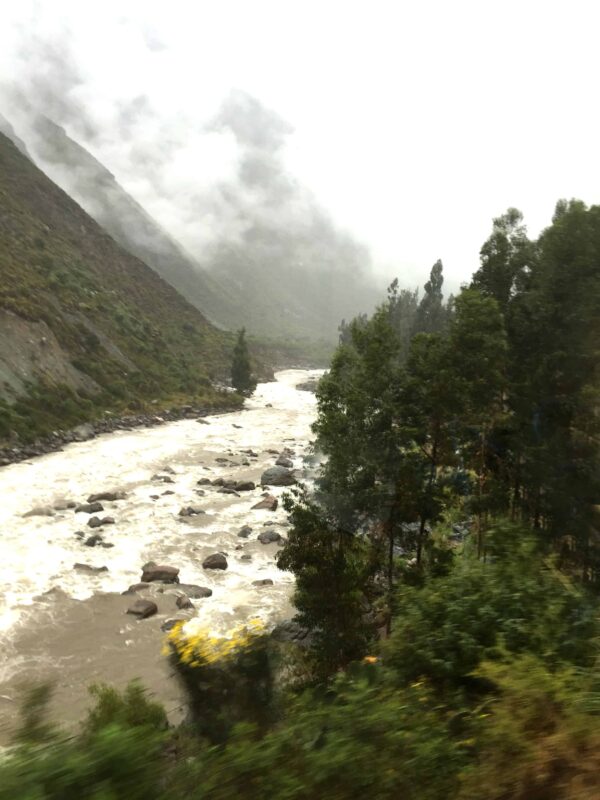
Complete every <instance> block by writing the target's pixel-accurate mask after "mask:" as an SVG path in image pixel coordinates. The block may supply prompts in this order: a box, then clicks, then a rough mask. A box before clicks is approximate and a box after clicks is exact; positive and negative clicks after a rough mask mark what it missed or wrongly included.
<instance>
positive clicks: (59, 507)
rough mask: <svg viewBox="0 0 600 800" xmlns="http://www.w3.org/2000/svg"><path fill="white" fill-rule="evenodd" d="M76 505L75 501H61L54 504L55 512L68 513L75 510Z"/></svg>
mask: <svg viewBox="0 0 600 800" xmlns="http://www.w3.org/2000/svg"><path fill="white" fill-rule="evenodd" d="M76 505H77V503H76V502H75V501H74V500H59V501H58V503H54V510H55V511H66V510H67V509H68V508H75V506H76Z"/></svg>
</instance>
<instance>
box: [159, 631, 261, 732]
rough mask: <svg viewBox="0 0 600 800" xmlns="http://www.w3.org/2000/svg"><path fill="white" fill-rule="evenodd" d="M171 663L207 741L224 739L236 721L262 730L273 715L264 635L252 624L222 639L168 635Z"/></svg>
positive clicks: (179, 633) (200, 634) (200, 633)
mask: <svg viewBox="0 0 600 800" xmlns="http://www.w3.org/2000/svg"><path fill="white" fill-rule="evenodd" d="M167 642H168V650H169V652H170V657H171V663H172V664H173V666H174V667H175V669H176V671H177V674H178V676H179V677H180V679H181V681H182V682H183V684H184V686H185V689H186V692H187V695H188V702H189V706H190V712H191V719H192V721H193V724H194V726H195V728H196V730H197V731H198V732H199V733H200V734H201V735H202V736H205V737H207V738H208V739H209V740H210V741H212V742H223V741H225V740H226V739H227V737H228V735H229V733H230V731H231V729H232V726H233V725H234V724H235V723H237V722H242V721H245V722H252V723H255V724H256V725H258V727H259V728H260V729H265V728H266V727H267V725H268V723H269V722H271V721H272V717H273V669H272V664H271V653H270V648H269V637H268V636H266V635H265V633H264V629H263V627H262V624H261V623H260V622H259V621H257V620H255V621H253V622H252V621H251V622H250V623H249V625H248V626H247V627H246V626H239V627H237V628H234V629H233V630H231V631H229V633H228V635H226V636H224V637H216V636H210V635H209V633H208V632H207V631H204V630H202V631H195V632H189V633H188V632H185V631H184V630H183V626H182V625H177V626H176V627H175V628H173V630H171V631H170V632H169V635H168V637H167Z"/></svg>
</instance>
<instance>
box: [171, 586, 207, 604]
mask: <svg viewBox="0 0 600 800" xmlns="http://www.w3.org/2000/svg"><path fill="white" fill-rule="evenodd" d="M177 591H181V592H183V593H184V594H186V595H187V596H188V597H190V598H191V599H192V600H202V599H203V598H205V597H211V595H212V589H209V588H208V587H207V586H196V584H194V583H179V584H177Z"/></svg>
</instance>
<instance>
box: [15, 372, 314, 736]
mask: <svg viewBox="0 0 600 800" xmlns="http://www.w3.org/2000/svg"><path fill="white" fill-rule="evenodd" d="M313 374H314V373H311V372H307V371H286V372H283V373H279V374H278V376H277V378H278V380H277V382H276V383H269V384H259V387H258V389H257V392H256V394H255V395H254V396H253V397H252V398H251V399H250V400H248V401H247V407H246V409H245V410H243V411H239V412H233V413H228V414H219V415H213V416H208V417H204V418H201V417H198V418H189V419H188V418H185V419H182V420H179V421H172V422H167V423H166V424H162V425H157V426H155V427H148V428H138V429H136V430H118V431H115V432H113V433H108V434H103V435H98V436H96V438H94V439H90V440H88V441H84V442H77V443H73V444H69V445H67V446H66V447H65V449H64V450H63V451H62V452H54V453H50V454H48V455H44V456H41V457H40V458H35V459H34V460H33V461H31V462H21V463H16V464H12V465H10V466H7V467H4V468H3V469H2V470H0V494H1V496H2V498H3V503H2V507H1V508H0V524H1V525H2V529H3V531H4V534H3V537H2V540H1V542H0V556H1V558H0V600H2V607H3V613H2V614H1V615H0V629H3V632H0V719H1V720H2V725H1V726H0V742H2V741H6V740H7V738H8V736H9V732H10V729H11V727H12V726H13V725H14V722H15V719H16V711H17V705H18V697H19V685H20V684H21V683H22V682H23V681H40V680H51V681H54V682H55V683H56V695H55V700H54V701H53V709H54V711H55V713H56V716H57V717H60V718H61V719H63V720H65V721H67V722H68V721H72V722H75V721H76V720H77V719H80V718H81V713H82V711H83V709H84V708H85V707H86V705H87V703H88V693H87V687H88V686H89V684H90V683H93V682H97V681H107V682H109V683H113V684H115V685H117V686H124V685H125V684H126V683H127V682H128V681H129V680H131V679H133V678H135V677H139V678H141V679H142V680H143V682H144V683H145V684H146V685H148V686H149V688H151V689H152V690H153V691H155V692H156V693H157V694H158V696H159V698H160V699H161V701H163V702H164V703H165V705H166V707H167V708H168V709H176V707H177V704H178V697H179V694H178V692H179V689H178V686H177V685H176V684H175V683H174V682H173V681H172V680H171V678H170V677H169V674H168V668H167V665H166V660H165V659H164V658H163V657H161V656H160V650H161V646H162V642H163V639H164V635H165V634H164V631H163V628H164V627H165V626H168V621H169V620H171V619H174V618H180V619H193V623H191V624H195V625H200V626H202V627H208V628H209V629H210V630H214V631H219V632H224V631H226V630H228V629H230V628H231V627H232V626H234V625H235V624H238V623H240V622H244V621H246V620H247V619H249V618H251V617H254V616H257V617H259V618H261V619H262V620H263V621H264V622H265V623H266V624H267V625H268V626H272V625H274V624H276V623H277V622H279V621H282V620H285V619H288V618H289V617H290V615H291V614H292V609H291V607H290V596H291V592H292V590H293V579H292V576H291V575H289V574H287V573H283V572H281V571H279V570H278V569H277V566H276V563H275V559H276V556H277V553H278V551H279V546H278V544H277V541H273V542H270V543H268V542H267V543H263V542H262V541H261V539H259V536H260V534H262V533H265V532H266V531H272V532H273V533H274V534H276V536H274V537H273V538H277V536H281V537H285V535H286V526H287V521H286V515H285V512H284V510H283V509H282V507H281V503H280V497H281V494H282V493H283V492H284V491H285V488H284V487H274V486H269V488H268V493H269V494H271V495H272V496H273V497H275V498H276V499H277V500H278V501H279V502H278V505H277V508H276V509H275V510H269V509H268V508H258V509H257V508H253V506H256V505H257V504H258V503H260V502H261V501H262V500H264V497H263V496H262V495H263V489H262V488H261V486H260V481H261V476H262V474H263V472H264V471H265V469H267V468H269V467H272V466H273V465H274V464H275V462H276V461H277V460H279V459H280V457H281V454H282V453H284V451H285V453H284V457H286V458H289V459H290V460H291V462H292V466H293V468H294V470H295V474H296V475H297V476H298V478H300V479H301V478H303V477H305V476H306V475H307V474H309V470H308V464H309V459H308V458H305V457H307V450H308V442H309V438H310V424H311V422H312V420H313V417H314V409H315V398H314V396H313V395H312V394H310V393H308V392H302V391H299V390H298V389H297V388H296V386H297V384H299V383H302V382H305V381H306V380H308V379H310V377H311V376H312V375H313ZM197 419H199V420H200V421H197ZM230 480H231V481H235V482H238V483H240V482H241V483H245V484H247V485H248V486H249V485H250V484H252V483H253V484H254V485H255V488H254V489H246V490H240V491H238V492H235V491H234V492H230V491H226V490H227V486H223V485H222V484H223V483H225V482H226V481H230ZM224 490H225V491H224ZM103 492H112V493H113V498H114V499H109V500H102V501H100V502H101V505H102V511H100V512H97V513H92V512H88V511H85V510H76V509H74V508H69V507H68V506H69V504H85V503H86V501H87V500H88V498H89V497H90V496H91V495H93V494H98V493H103ZM189 508H192V509H193V512H192V513H190V514H187V513H184V514H183V515H182V514H181V513H180V512H182V511H183V512H186V510H187V509H189ZM32 511H33V512H34V514H33V515H30V512H32ZM94 516H96V517H97V518H98V519H99V520H103V519H104V518H106V517H110V518H112V519H113V520H114V522H112V523H111V522H107V523H106V524H101V525H100V526H99V527H97V528H93V527H91V526H90V524H89V523H90V521H91V520H92V518H93V517H94ZM245 526H247V528H250V531H249V532H248V531H244V534H245V535H241V536H240V535H239V534H240V532H241V531H242V529H243V528H244V527H245ZM78 534H83V536H82V535H78ZM95 535H98V536H99V537H100V538H99V540H97V541H96V543H95V546H91V545H88V544H87V541H88V540H89V539H90V538H92V537H94V536H95ZM261 538H264V537H261ZM217 553H220V554H225V558H226V562H227V569H225V570H218V569H206V568H204V567H203V562H204V561H205V559H206V558H207V556H210V555H213V554H217ZM150 561H153V562H155V563H157V564H167V565H170V566H173V567H175V568H177V569H179V570H180V572H179V580H180V581H181V584H180V586H181V589H182V590H181V591H180V590H179V587H178V586H177V585H163V584H153V585H151V586H149V587H145V588H143V589H142V590H141V591H140V592H138V593H137V594H133V595H122V594H121V593H122V592H124V591H126V590H127V589H128V587H129V586H131V585H132V584H136V583H139V582H140V579H141V576H142V566H143V565H144V564H146V563H147V562H150ZM75 564H79V565H82V566H80V567H78V568H75V567H74V565H75ZM104 568H105V569H104ZM256 582H260V583H258V584H257V583H256ZM183 584H187V585H188V586H190V585H191V586H192V587H193V586H195V587H203V588H206V589H209V590H210V592H211V595H210V596H207V597H203V598H193V597H192V598H190V599H191V603H192V606H193V607H192V608H189V609H187V610H186V609H181V608H179V607H178V605H177V597H178V595H179V594H184V593H185V591H186V590H184V588H183ZM187 591H189V590H187ZM193 591H194V590H193V589H192V593H193ZM138 598H140V599H147V600H149V601H151V602H154V603H155V604H156V606H157V612H156V613H155V614H154V615H153V616H152V617H150V618H148V619H144V620H141V621H138V620H137V619H136V618H135V617H133V616H132V615H130V614H127V613H126V611H127V609H128V608H129V607H130V606H131V605H132V604H133V603H134V602H135V601H136V599H138ZM174 714H175V716H174V719H176V713H175V711H174Z"/></svg>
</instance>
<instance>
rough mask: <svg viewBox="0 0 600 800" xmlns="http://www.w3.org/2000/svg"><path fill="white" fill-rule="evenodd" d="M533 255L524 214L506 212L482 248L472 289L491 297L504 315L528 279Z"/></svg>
mask: <svg viewBox="0 0 600 800" xmlns="http://www.w3.org/2000/svg"><path fill="white" fill-rule="evenodd" d="M533 254H534V248H533V246H532V243H531V242H530V241H529V239H528V238H527V229H526V228H525V226H524V225H523V214H522V213H521V212H520V211H518V210H517V209H516V208H509V209H508V211H507V212H506V213H505V214H502V216H500V217H497V218H496V219H495V220H494V222H493V228H492V234H491V236H490V237H489V239H488V240H487V241H486V242H485V244H484V245H483V247H482V248H481V251H480V255H481V267H480V268H479V269H478V270H477V272H476V273H475V274H474V275H473V282H472V285H473V287H474V288H476V289H479V290H480V291H481V292H482V293H484V294H487V295H490V296H491V297H493V298H494V299H495V300H496V301H497V302H498V304H499V306H500V309H501V310H502V311H505V310H506V308H507V306H508V303H509V301H510V299H511V297H512V296H513V294H514V292H515V291H516V290H517V288H519V284H520V283H522V282H523V281H524V280H525V279H526V277H527V273H528V270H529V269H530V268H531V264H532V261H533Z"/></svg>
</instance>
